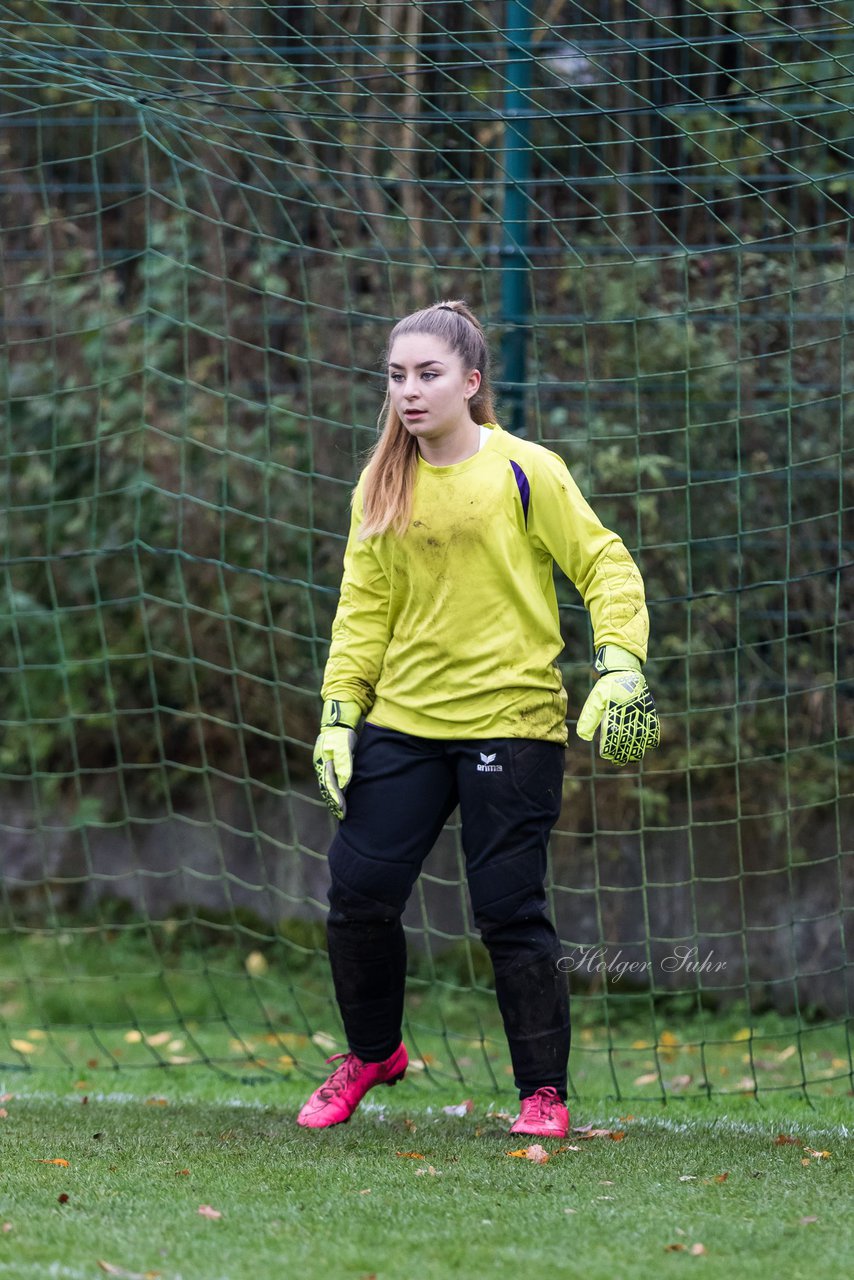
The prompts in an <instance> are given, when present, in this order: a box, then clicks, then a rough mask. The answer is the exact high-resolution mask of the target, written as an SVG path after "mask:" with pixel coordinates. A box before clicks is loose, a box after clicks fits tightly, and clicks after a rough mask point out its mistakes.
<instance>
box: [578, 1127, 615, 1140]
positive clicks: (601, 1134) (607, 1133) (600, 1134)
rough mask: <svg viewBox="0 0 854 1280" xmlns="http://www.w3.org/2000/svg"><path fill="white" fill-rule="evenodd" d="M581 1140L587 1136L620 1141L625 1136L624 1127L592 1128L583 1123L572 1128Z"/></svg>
mask: <svg viewBox="0 0 854 1280" xmlns="http://www.w3.org/2000/svg"><path fill="white" fill-rule="evenodd" d="M572 1132H573V1133H577V1134H578V1137H579V1139H581V1140H582V1141H583V1140H585V1139H587V1138H611V1139H612V1140H613V1141H614V1142H622V1140H623V1138H625V1136H626V1131H625V1129H594V1128H593V1127H592V1125H584V1126H583V1127H582V1128H581V1129H573V1131H572Z"/></svg>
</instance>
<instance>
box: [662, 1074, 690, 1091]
mask: <svg viewBox="0 0 854 1280" xmlns="http://www.w3.org/2000/svg"><path fill="white" fill-rule="evenodd" d="M693 1079H694V1077H693V1076H674V1077H673V1079H672V1080H668V1081H667V1082H666V1083H667V1085H668V1086H669V1088H671V1089H687V1088H688V1085H689V1084H691V1082H692V1081H693Z"/></svg>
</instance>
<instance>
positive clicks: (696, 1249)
mask: <svg viewBox="0 0 854 1280" xmlns="http://www.w3.org/2000/svg"><path fill="white" fill-rule="evenodd" d="M688 1252H689V1253H693V1255H694V1257H695V1258H698V1257H699V1256H700V1254H702V1253H708V1250H707V1249H706V1246H705V1245H704V1244H700V1243H699V1242H698V1243H697V1244H692V1245H691V1248H690V1249H689V1250H688Z"/></svg>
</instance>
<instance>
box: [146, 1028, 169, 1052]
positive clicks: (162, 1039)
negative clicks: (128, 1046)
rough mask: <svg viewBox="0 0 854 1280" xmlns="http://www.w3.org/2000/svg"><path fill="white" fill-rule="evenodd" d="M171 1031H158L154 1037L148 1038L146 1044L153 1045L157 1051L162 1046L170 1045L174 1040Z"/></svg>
mask: <svg viewBox="0 0 854 1280" xmlns="http://www.w3.org/2000/svg"><path fill="white" fill-rule="evenodd" d="M172 1035H173V1033H172V1032H171V1031H156V1032H155V1033H154V1035H153V1036H146V1037H145V1043H146V1044H150V1045H152V1046H153V1047H154V1048H155V1049H156V1048H157V1047H158V1046H159V1045H161V1044H168V1043H169V1041H170V1040H171V1039H172Z"/></svg>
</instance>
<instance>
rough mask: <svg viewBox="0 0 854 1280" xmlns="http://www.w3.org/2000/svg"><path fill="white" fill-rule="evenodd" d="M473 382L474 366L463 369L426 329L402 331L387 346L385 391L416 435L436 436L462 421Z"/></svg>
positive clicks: (466, 414)
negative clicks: (386, 382) (410, 331)
mask: <svg viewBox="0 0 854 1280" xmlns="http://www.w3.org/2000/svg"><path fill="white" fill-rule="evenodd" d="M479 386H480V374H479V373H478V371H477V369H465V368H464V367H463V363H462V361H461V360H460V357H459V356H458V355H457V353H456V352H455V351H452V350H451V348H450V347H449V346H448V344H447V343H446V342H444V341H443V340H442V339H441V338H434V337H432V336H431V335H430V334H428V333H407V334H404V335H402V336H401V337H399V338H397V339H396V340H395V342H394V344H393V346H392V348H391V351H390V352H389V361H388V393H389V397H390V399H391V402H392V404H393V405H394V407H395V409H396V410H397V412H398V415H399V417H400V420H401V422H402V423H403V425H404V426H405V427H406V429H407V431H408V432H409V433H410V434H411V435H414V436H416V437H417V438H419V439H422V438H423V439H426V440H436V439H440V438H441V437H443V436H446V435H448V434H449V433H450V432H452V431H456V430H458V429H459V428H460V427H463V426H466V425H468V424H469V423H470V422H471V420H472V419H471V414H470V413H469V401H470V400H471V398H472V396H473V395H474V394H475V392H476V391H477V389H478V387H479Z"/></svg>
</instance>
